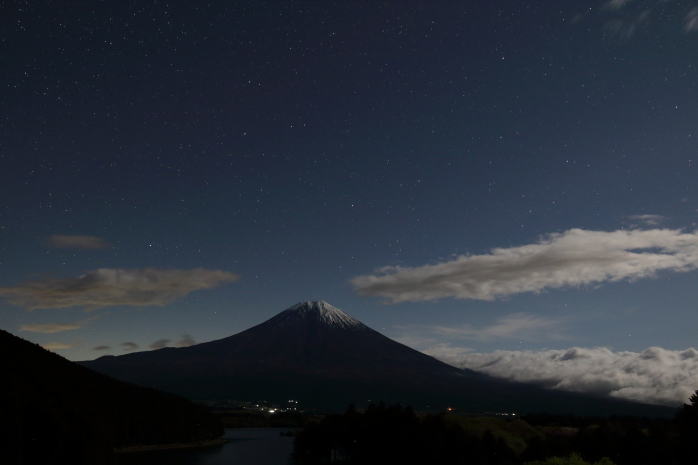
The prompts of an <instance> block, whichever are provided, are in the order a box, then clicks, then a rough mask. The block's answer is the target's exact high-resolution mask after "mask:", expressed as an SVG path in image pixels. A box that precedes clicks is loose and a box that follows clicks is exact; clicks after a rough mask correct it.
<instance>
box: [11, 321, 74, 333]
mask: <svg viewBox="0 0 698 465" xmlns="http://www.w3.org/2000/svg"><path fill="white" fill-rule="evenodd" d="M80 328H82V324H80V323H41V324H28V325H21V326H20V327H19V330H20V331H26V332H30V333H43V334H55V333H62V332H63V331H74V330H76V329H80Z"/></svg>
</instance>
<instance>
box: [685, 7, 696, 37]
mask: <svg viewBox="0 0 698 465" xmlns="http://www.w3.org/2000/svg"><path fill="white" fill-rule="evenodd" d="M684 30H685V31H686V32H695V31H698V7H694V8H691V10H690V11H689V12H688V13H687V14H686V19H685V23H684Z"/></svg>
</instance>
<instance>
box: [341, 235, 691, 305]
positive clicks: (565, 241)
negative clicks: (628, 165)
mask: <svg viewBox="0 0 698 465" xmlns="http://www.w3.org/2000/svg"><path fill="white" fill-rule="evenodd" d="M696 267H698V232H688V233H685V232H682V231H680V230H673V229H649V230H617V231H610V232H607V231H590V230H584V229H570V230H568V231H565V232H562V233H555V234H550V235H548V236H545V237H543V238H542V239H540V240H539V241H538V242H537V243H534V244H528V245H523V246H519V247H510V248H496V249H493V250H492V251H491V252H490V253H489V254H483V255H462V256H459V257H457V258H456V259H454V260H451V261H447V262H442V263H437V264H434V265H425V266H418V267H399V266H398V267H384V268H382V269H380V270H378V271H377V273H376V274H372V275H363V276H358V277H355V278H354V279H352V280H351V282H352V284H353V286H354V288H355V290H356V291H357V292H358V293H359V294H360V295H365V296H374V297H382V298H384V299H387V301H388V302H391V303H400V302H419V301H428V300H436V299H443V298H455V299H475V300H495V299H501V298H505V297H508V296H511V295H515V294H520V293H528V292H533V293H539V292H542V291H544V290H546V289H559V288H568V287H580V286H585V285H591V284H601V283H608V282H617V281H632V280H637V279H642V278H650V277H653V276H655V275H656V274H657V273H658V272H660V271H674V272H687V271H691V270H694V269H696Z"/></svg>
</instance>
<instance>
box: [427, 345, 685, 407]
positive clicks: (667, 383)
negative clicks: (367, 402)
mask: <svg viewBox="0 0 698 465" xmlns="http://www.w3.org/2000/svg"><path fill="white" fill-rule="evenodd" d="M424 352H425V353H427V354H430V355H432V356H434V357H437V358H439V359H441V360H443V361H445V362H446V363H450V364H452V365H454V366H458V367H461V368H469V369H472V370H476V371H481V372H484V373H487V374H490V375H492V376H497V377H501V378H506V379H511V380H515V381H522V382H534V383H539V384H543V385H545V386H548V387H551V388H554V389H561V390H568V391H578V392H587V393H594V394H604V395H609V396H613V397H618V398H623V399H629V400H635V401H641V402H647V403H654V404H666V405H678V404H680V403H682V402H686V401H687V399H688V397H689V396H690V395H691V394H692V393H693V392H694V391H695V389H696V386H698V350H696V349H694V348H689V349H686V350H681V351H679V350H667V349H663V348H661V347H650V348H648V349H646V350H644V351H642V352H630V351H621V352H614V351H612V350H610V349H608V348H604V347H596V348H581V347H573V348H569V349H560V350H542V351H508V350H498V351H495V352H490V353H476V352H473V351H471V350H469V349H461V350H460V351H459V350H458V348H457V347H454V346H451V345H447V344H446V345H441V346H434V347H432V348H429V349H426V350H424Z"/></svg>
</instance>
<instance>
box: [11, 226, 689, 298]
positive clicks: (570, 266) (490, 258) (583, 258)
mask: <svg viewBox="0 0 698 465" xmlns="http://www.w3.org/2000/svg"><path fill="white" fill-rule="evenodd" d="M696 267H698V233H697V232H689V233H684V232H682V231H679V230H672V229H650V230H618V231H610V232H608V231H590V230H584V229H570V230H568V231H565V232H562V233H555V234H550V235H548V236H546V237H543V238H542V239H541V240H539V241H538V242H537V243H534V244H528V245H523V246H519V247H509V248H496V249H493V250H492V251H491V252H490V253H489V254H483V255H462V256H459V257H457V258H456V259H454V260H450V261H446V262H442V263H437V264H434V265H424V266H418V267H399V266H398V267H385V268H382V269H380V270H378V271H377V273H376V274H372V275H363V276H358V277H356V278H354V279H352V284H353V285H354V288H355V289H356V290H357V292H358V293H359V294H361V295H367V296H376V297H383V298H385V299H387V300H388V301H390V302H392V303H398V302H418V301H426V300H435V299H442V298H447V297H452V298H456V299H477V300H494V299H498V298H502V297H507V296H510V295H514V294H519V293H523V292H541V291H543V290H545V289H555V288H564V287H573V286H583V285H589V284H599V283H603V282H615V281H623V280H635V279H641V278H649V277H653V276H654V275H656V273H657V272H659V271H675V272H686V271H691V270H694V269H695V268H696ZM0 292H1V291H0Z"/></svg>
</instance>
